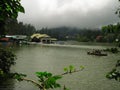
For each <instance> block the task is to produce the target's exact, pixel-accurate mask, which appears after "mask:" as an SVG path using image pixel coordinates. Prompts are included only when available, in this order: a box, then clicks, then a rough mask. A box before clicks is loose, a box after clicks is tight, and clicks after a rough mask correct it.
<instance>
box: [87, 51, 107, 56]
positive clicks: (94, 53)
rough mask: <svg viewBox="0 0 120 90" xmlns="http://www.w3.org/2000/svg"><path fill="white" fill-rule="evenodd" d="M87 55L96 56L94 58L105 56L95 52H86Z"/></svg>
mask: <svg viewBox="0 0 120 90" xmlns="http://www.w3.org/2000/svg"><path fill="white" fill-rule="evenodd" d="M87 54H88V55H96V56H107V54H106V53H101V52H100V53H97V52H87Z"/></svg>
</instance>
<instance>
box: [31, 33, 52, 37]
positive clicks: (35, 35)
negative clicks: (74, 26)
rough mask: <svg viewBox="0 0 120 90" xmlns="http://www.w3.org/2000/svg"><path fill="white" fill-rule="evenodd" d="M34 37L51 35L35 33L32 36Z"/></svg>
mask: <svg viewBox="0 0 120 90" xmlns="http://www.w3.org/2000/svg"><path fill="white" fill-rule="evenodd" d="M34 37H36V38H43V37H50V36H49V35H47V34H38V33H37V34H33V35H32V36H31V38H34Z"/></svg>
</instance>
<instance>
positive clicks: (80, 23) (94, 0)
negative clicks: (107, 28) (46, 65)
mask: <svg viewBox="0 0 120 90" xmlns="http://www.w3.org/2000/svg"><path fill="white" fill-rule="evenodd" d="M21 3H22V6H23V7H24V8H25V14H22V13H20V14H19V16H18V21H22V22H24V23H28V24H29V23H30V24H32V25H34V26H35V27H36V28H37V29H41V28H42V27H48V28H52V27H59V26H70V27H78V28H99V27H100V26H103V25H107V24H113V23H116V22H118V21H119V20H120V19H119V18H118V17H117V15H115V14H114V13H115V10H116V9H117V7H118V0H21Z"/></svg>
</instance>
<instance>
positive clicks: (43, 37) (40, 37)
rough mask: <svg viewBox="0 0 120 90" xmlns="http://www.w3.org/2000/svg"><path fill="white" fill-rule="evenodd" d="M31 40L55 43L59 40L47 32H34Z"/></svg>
mask: <svg viewBox="0 0 120 90" xmlns="http://www.w3.org/2000/svg"><path fill="white" fill-rule="evenodd" d="M31 41H32V42H41V43H47V44H50V43H55V42H56V41H57V39H56V38H51V37H50V36H49V35H47V34H33V35H32V36H31Z"/></svg>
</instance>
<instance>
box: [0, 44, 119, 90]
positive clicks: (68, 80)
mask: <svg viewBox="0 0 120 90" xmlns="http://www.w3.org/2000/svg"><path fill="white" fill-rule="evenodd" d="M106 47H108V46H104V45H103V46H99V45H61V46H49V45H46V46H41V45H29V46H22V47H18V48H16V50H15V53H16V55H17V60H16V65H14V66H12V71H13V72H20V73H24V74H27V75H28V78H30V79H34V80H36V79H37V78H36V77H35V72H38V71H48V72H52V73H53V74H55V75H58V74H61V73H63V72H64V71H63V68H64V67H66V66H69V65H74V66H75V67H76V68H79V67H80V66H81V65H82V66H84V67H85V69H84V70H83V71H80V72H76V73H73V74H69V75H65V76H64V77H63V78H62V79H61V80H59V81H58V82H59V83H61V84H62V86H64V85H65V86H66V87H68V88H69V89H70V90H120V83H119V82H117V81H115V80H108V79H107V78H106V77H105V75H106V73H108V72H109V71H111V70H112V69H113V68H114V66H115V64H116V61H117V60H118V59H119V58H120V55H119V53H118V54H112V53H108V56H102V57H100V56H91V55H87V51H89V50H91V49H94V48H99V49H103V48H106ZM110 47H111V46H110ZM0 90H39V89H38V88H37V87H36V86H34V85H33V84H31V83H28V82H24V81H23V82H18V81H16V80H8V81H7V82H4V83H3V84H2V85H1V86H0ZM54 90H63V89H62V88H58V89H54Z"/></svg>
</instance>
